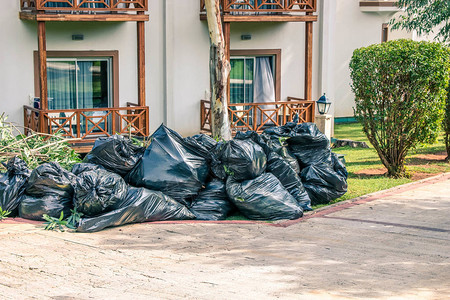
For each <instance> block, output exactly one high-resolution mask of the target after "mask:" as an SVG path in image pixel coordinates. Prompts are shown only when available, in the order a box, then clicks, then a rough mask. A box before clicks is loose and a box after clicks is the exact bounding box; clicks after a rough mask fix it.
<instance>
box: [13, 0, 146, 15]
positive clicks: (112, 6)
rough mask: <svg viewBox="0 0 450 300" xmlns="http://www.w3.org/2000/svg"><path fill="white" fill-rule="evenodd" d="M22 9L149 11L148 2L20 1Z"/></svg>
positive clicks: (117, 0)
mask: <svg viewBox="0 0 450 300" xmlns="http://www.w3.org/2000/svg"><path fill="white" fill-rule="evenodd" d="M20 8H21V10H22V11H24V10H37V11H58V12H73V11H76V12H82V11H93V12H95V11H99V12H102V11H108V12H119V11H121V12H126V11H147V10H148V0H20Z"/></svg>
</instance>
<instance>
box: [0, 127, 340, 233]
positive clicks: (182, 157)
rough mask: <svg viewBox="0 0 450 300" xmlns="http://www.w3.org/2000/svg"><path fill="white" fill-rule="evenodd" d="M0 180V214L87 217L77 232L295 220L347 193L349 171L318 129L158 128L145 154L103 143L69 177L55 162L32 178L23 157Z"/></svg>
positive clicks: (124, 144)
mask: <svg viewBox="0 0 450 300" xmlns="http://www.w3.org/2000/svg"><path fill="white" fill-rule="evenodd" d="M6 168H7V172H6V173H5V174H0V207H2V209H3V210H8V211H10V212H11V216H20V217H22V218H26V219H32V220H42V216H43V215H44V214H46V215H48V216H50V217H55V218H58V217H59V216H60V214H61V212H63V214H64V215H65V216H69V215H70V214H71V212H74V211H75V212H77V213H79V215H80V216H81V218H80V219H79V222H78V224H77V225H78V226H77V231H78V232H95V231H99V230H102V229H104V228H107V227H113V226H120V225H124V224H130V223H138V222H148V221H165V220H193V219H197V220H224V219H226V218H227V217H228V216H229V215H230V214H232V213H233V212H235V211H236V210H237V211H239V212H240V213H241V214H243V215H244V216H245V217H247V218H249V219H252V220H266V221H273V220H281V219H297V218H300V217H302V216H303V212H304V211H307V210H311V205H316V204H322V203H328V202H330V201H331V200H333V199H336V198H339V197H340V196H342V195H344V194H345V193H346V191H347V171H346V169H345V165H344V164H343V163H342V162H341V161H340V160H339V159H338V158H337V156H336V155H335V154H334V153H332V152H331V148H330V142H329V140H328V139H327V137H326V136H325V135H324V134H322V133H321V132H320V131H319V130H318V129H317V127H316V125H315V124H312V123H303V124H295V123H288V124H286V125H284V126H281V127H273V128H269V129H266V130H265V131H264V132H263V133H262V134H257V133H256V132H238V133H237V135H236V137H235V138H234V139H233V140H231V141H228V142H225V141H220V142H217V141H215V140H214V139H212V138H211V137H209V136H207V135H203V134H200V135H195V136H192V137H188V138H183V137H181V136H180V135H179V134H178V133H176V132H175V131H173V130H171V129H169V128H167V127H166V126H164V125H161V126H160V127H159V128H158V129H157V130H156V131H155V132H154V133H153V135H152V136H151V144H150V145H149V146H148V147H147V148H146V149H145V148H143V147H139V146H136V145H135V144H133V143H132V142H131V141H130V140H129V139H127V138H125V137H122V136H117V135H116V136H113V137H109V138H99V139H98V140H97V141H96V143H95V144H94V147H93V148H92V151H91V152H90V153H89V154H87V155H86V157H85V159H84V161H83V163H77V164H75V165H74V166H73V168H72V170H71V172H69V171H67V170H65V169H63V168H62V167H61V166H60V165H59V164H58V163H55V162H52V163H45V164H43V165H41V166H39V167H37V168H36V169H34V170H32V171H30V170H29V169H28V168H27V166H26V164H25V163H24V162H23V161H22V160H21V159H19V158H12V159H10V161H9V162H8V164H7V165H6Z"/></svg>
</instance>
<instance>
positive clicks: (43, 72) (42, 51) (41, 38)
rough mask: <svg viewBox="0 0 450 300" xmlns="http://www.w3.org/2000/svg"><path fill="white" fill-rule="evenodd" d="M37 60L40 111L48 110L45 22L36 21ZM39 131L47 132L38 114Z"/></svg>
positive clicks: (40, 114) (41, 117)
mask: <svg viewBox="0 0 450 300" xmlns="http://www.w3.org/2000/svg"><path fill="white" fill-rule="evenodd" d="M37 23H38V58H39V97H40V101H41V107H40V108H41V110H44V111H45V110H48V101H47V97H48V92H47V46H46V38H45V22H42V21H38V22H37ZM39 131H40V132H44V133H45V132H47V126H45V124H44V115H43V113H42V112H40V113H39Z"/></svg>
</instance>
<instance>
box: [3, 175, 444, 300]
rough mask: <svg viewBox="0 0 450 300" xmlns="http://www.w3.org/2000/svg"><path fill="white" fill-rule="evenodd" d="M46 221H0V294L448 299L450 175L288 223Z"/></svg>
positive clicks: (6, 296) (14, 296)
mask: <svg viewBox="0 0 450 300" xmlns="http://www.w3.org/2000/svg"><path fill="white" fill-rule="evenodd" d="M284 225H286V224H284ZM41 228H42V227H41V226H40V225H36V224H21V223H17V224H14V223H11V222H9V223H5V222H3V223H0V298H1V299H61V300H62V299H65V300H68V299H133V300H136V299H181V298H188V299H329V298H333V299H351V298H363V299H367V298H377V299H448V298H450V174H446V175H444V176H441V177H439V178H437V179H436V178H434V179H432V180H428V181H426V182H421V183H416V184H413V185H408V186H406V187H403V188H401V189H396V190H394V191H392V190H391V191H390V192H387V193H381V194H377V195H375V196H372V197H369V198H366V199H360V200H359V201H356V202H352V203H344V204H341V205H339V206H334V207H331V208H327V209H326V210H322V211H319V212H317V213H315V214H314V215H313V216H309V217H307V218H306V219H305V220H303V221H302V222H298V223H296V224H293V225H291V226H289V227H285V228H284V227H281V226H280V227H276V226H271V225H266V224H205V223H201V224H199V223H194V224H191V223H183V224H137V225H131V226H124V227H121V228H115V229H110V230H105V231H102V232H99V233H95V234H79V233H69V232H64V233H58V232H46V231H44V230H42V229H41Z"/></svg>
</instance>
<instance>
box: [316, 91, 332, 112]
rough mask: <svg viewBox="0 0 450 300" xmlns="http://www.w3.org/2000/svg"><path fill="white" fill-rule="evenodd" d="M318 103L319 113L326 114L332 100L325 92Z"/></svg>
mask: <svg viewBox="0 0 450 300" xmlns="http://www.w3.org/2000/svg"><path fill="white" fill-rule="evenodd" d="M316 103H317V110H318V111H319V114H321V115H325V114H327V113H328V111H329V110H330V106H331V102H330V99H328V98H327V96H326V95H325V93H323V95H322V96H321V97H320V98H319V100H317V101H316Z"/></svg>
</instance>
